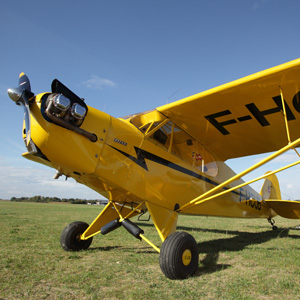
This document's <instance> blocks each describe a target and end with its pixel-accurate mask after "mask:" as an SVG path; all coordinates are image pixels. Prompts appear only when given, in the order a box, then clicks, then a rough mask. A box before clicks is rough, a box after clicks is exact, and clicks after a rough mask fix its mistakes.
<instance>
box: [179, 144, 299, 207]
mask: <svg viewBox="0 0 300 300" xmlns="http://www.w3.org/2000/svg"><path fill="white" fill-rule="evenodd" d="M298 144H300V138H298V139H297V140H295V141H294V142H291V143H289V144H288V145H286V146H285V147H283V148H281V149H280V150H278V151H277V152H275V153H273V154H271V155H269V156H268V157H267V158H265V159H263V160H262V161H260V162H258V163H256V164H255V165H253V166H252V167H250V168H248V169H246V170H245V171H243V172H241V173H239V174H237V175H235V176H233V177H231V178H230V179H228V180H226V181H224V182H223V183H221V184H219V185H218V186H216V187H214V188H212V189H211V190H209V191H207V192H205V193H203V194H202V195H200V196H199V197H196V198H195V199H193V200H191V201H190V202H189V203H187V204H185V205H183V206H182V207H180V208H179V210H178V211H179V212H182V211H184V210H187V209H190V208H191V207H193V206H195V205H199V204H201V203H203V202H205V201H207V200H210V199H212V198H216V197H217V196H220V195H223V194H225V193H229V192H231V191H232V190H235V189H237V188H239V187H242V186H244V185H248V184H249V183H252V182H255V181H257V180H260V179H262V178H265V177H266V176H269V175H271V174H275V173H278V172H280V171H283V170H285V169H287V168H290V167H293V166H295V165H297V164H299V163H300V160H299V161H297V162H295V163H292V164H290V165H287V166H285V167H283V168H280V169H278V170H276V171H273V172H271V173H268V174H266V175H263V176H261V177H258V178H256V179H254V180H252V181H249V182H247V183H243V184H241V185H238V186H235V187H233V188H231V189H227V190H226V191H223V192H221V193H218V194H217V195H212V194H214V193H215V192H217V191H218V190H220V189H222V188H224V187H226V186H227V185H229V184H230V183H232V182H234V181H236V180H238V179H240V178H241V177H243V176H245V175H247V174H249V173H250V172H252V171H254V170H255V169H257V168H259V167H261V166H262V165H264V164H266V163H268V162H269V161H271V160H273V159H274V158H276V157H278V156H280V155H281V154H283V153H285V152H286V151H288V150H290V149H294V148H295V147H296V146H297V145H298ZM209 196H210V197H209Z"/></svg>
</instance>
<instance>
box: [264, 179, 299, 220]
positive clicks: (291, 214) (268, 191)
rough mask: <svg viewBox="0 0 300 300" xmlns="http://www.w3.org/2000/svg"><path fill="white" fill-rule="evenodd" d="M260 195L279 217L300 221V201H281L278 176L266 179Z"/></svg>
mask: <svg viewBox="0 0 300 300" xmlns="http://www.w3.org/2000/svg"><path fill="white" fill-rule="evenodd" d="M260 195H261V196H262V198H263V200H264V202H265V203H266V204H267V205H268V206H269V207H270V208H271V209H272V210H273V211H274V212H275V213H276V214H278V215H279V216H281V217H284V218H288V219H300V201H289V200H281V193H280V187H279V182H278V179H277V177H276V175H270V176H268V177H266V179H265V182H264V184H263V186H262V188H261V191H260Z"/></svg>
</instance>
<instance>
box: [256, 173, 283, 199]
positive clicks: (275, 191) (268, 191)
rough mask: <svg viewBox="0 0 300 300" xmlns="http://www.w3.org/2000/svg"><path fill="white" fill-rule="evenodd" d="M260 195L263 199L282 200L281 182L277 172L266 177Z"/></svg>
mask: <svg viewBox="0 0 300 300" xmlns="http://www.w3.org/2000/svg"><path fill="white" fill-rule="evenodd" d="M267 173H268V172H267ZM267 173H266V174H267ZM260 195H261V196H262V198H263V199H276V200H281V192H280V187H279V182H278V179H277V176H276V175H275V174H273V175H269V176H268V177H266V179H265V181H264V184H263V186H262V188H261V191H260Z"/></svg>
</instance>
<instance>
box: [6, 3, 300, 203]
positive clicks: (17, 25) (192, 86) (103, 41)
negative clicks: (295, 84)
mask: <svg viewBox="0 0 300 300" xmlns="http://www.w3.org/2000/svg"><path fill="white" fill-rule="evenodd" d="M299 11H300V1H297V0H285V1H283V0H247V1H246V0H244V1H242V0H235V1H233V0H226V1H225V0H218V1H217V0H216V1H214V0H210V1H200V0H199V1H193V0H186V1H183V0H182V1H179V0H172V1H164V0H160V1H157V0H151V1H144V0H140V1H137V0H136V1H131V0H128V1H125V0H116V1H114V0H110V1H100V0H99V1H77V0H72V1H63V0H60V1H57V0H52V1H30V0H28V1H16V0H9V1H6V0H3V1H1V2H0V38H1V47H0V51H1V52H0V53H1V56H0V62H1V64H0V66H1V69H0V70H1V71H0V101H1V106H2V116H1V121H0V122H1V127H0V133H1V137H2V139H1V140H2V142H1V145H2V146H1V148H0V198H5V199H10V198H11V197H13V196H23V195H24V196H33V195H44V196H58V197H78V198H86V199H90V198H91V199H96V198H99V195H98V194H96V193H95V192H93V191H90V190H89V189H87V188H85V187H84V186H82V185H80V184H77V183H76V182H75V181H72V180H68V181H67V182H65V181H64V179H60V180H53V179H52V176H53V175H54V172H55V171H54V170H52V169H49V168H46V167H44V166H40V165H38V164H35V163H33V162H30V161H27V160H25V159H24V158H22V157H21V153H23V152H25V147H24V145H23V141H22V138H21V127H22V118H23V111H22V109H20V108H19V107H17V106H16V105H15V104H14V103H13V102H12V101H11V100H10V99H9V98H8V96H7V89H8V88H9V87H14V86H16V85H17V81H18V75H19V73H20V72H25V73H26V74H27V75H28V76H29V78H30V80H31V86H32V90H33V92H34V93H36V94H37V93H40V92H47V91H50V86H51V82H52V80H53V79H54V78H58V79H59V80H61V81H62V82H63V83H64V84H65V85H67V86H68V87H69V88H70V89H72V90H73V91H74V92H75V93H76V94H78V95H79V96H80V97H84V98H85V99H86V102H87V104H88V105H91V106H93V107H96V108H97V109H100V110H104V111H105V112H107V113H109V114H111V115H113V116H115V117H120V116H125V115H128V114H131V113H134V112H141V111H145V110H149V109H153V108H155V107H158V106H160V105H163V104H165V103H167V102H172V101H175V100H178V99H181V98H184V97H187V96H190V95H192V94H195V93H199V92H201V91H204V90H206V89H209V88H212V87H215V86H218V85H220V84H223V83H226V82H229V81H232V80H235V79H238V78H240V77H243V76H246V75H249V74H252V73H255V72H258V71H260V70H263V69H267V68H269V67H272V66H275V65H279V64H281V63H284V62H287V61H290V60H293V59H296V58H298V57H300V51H299V49H300V39H299V31H300V30H299V29H300V23H299ZM291 158H294V155H293V154H288V155H285V156H284V157H282V158H281V159H280V160H277V162H275V163H272V164H271V165H270V166H269V168H268V169H273V168H274V167H277V166H278V165H279V164H280V163H281V162H282V161H288V162H289V161H290V160H291ZM258 159H259V157H251V158H246V159H245V158H244V159H238V160H237V161H232V162H230V165H231V166H232V168H233V169H234V170H235V171H241V170H242V169H243V168H244V167H247V166H250V165H251V164H253V162H255V161H257V160H258ZM265 170H266V169H263V170H261V171H260V174H261V173H263V172H264V171H265ZM298 176H299V169H297V168H294V169H293V170H290V171H286V172H285V173H283V174H280V176H279V178H280V181H281V188H282V192H283V196H284V197H285V198H292V199H299V198H300V186H298V181H297V178H298ZM261 184H262V183H259V184H258V185H254V187H258V188H259V187H260V186H261Z"/></svg>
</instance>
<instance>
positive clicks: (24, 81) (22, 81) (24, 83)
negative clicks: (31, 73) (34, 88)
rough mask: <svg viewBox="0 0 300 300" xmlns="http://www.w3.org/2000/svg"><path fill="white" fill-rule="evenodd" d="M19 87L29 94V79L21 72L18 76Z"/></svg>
mask: <svg viewBox="0 0 300 300" xmlns="http://www.w3.org/2000/svg"><path fill="white" fill-rule="evenodd" d="M19 87H20V88H22V89H24V90H27V91H29V92H31V87H30V81H29V78H28V77H27V76H26V75H25V73H23V72H22V73H21V74H20V75H19Z"/></svg>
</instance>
